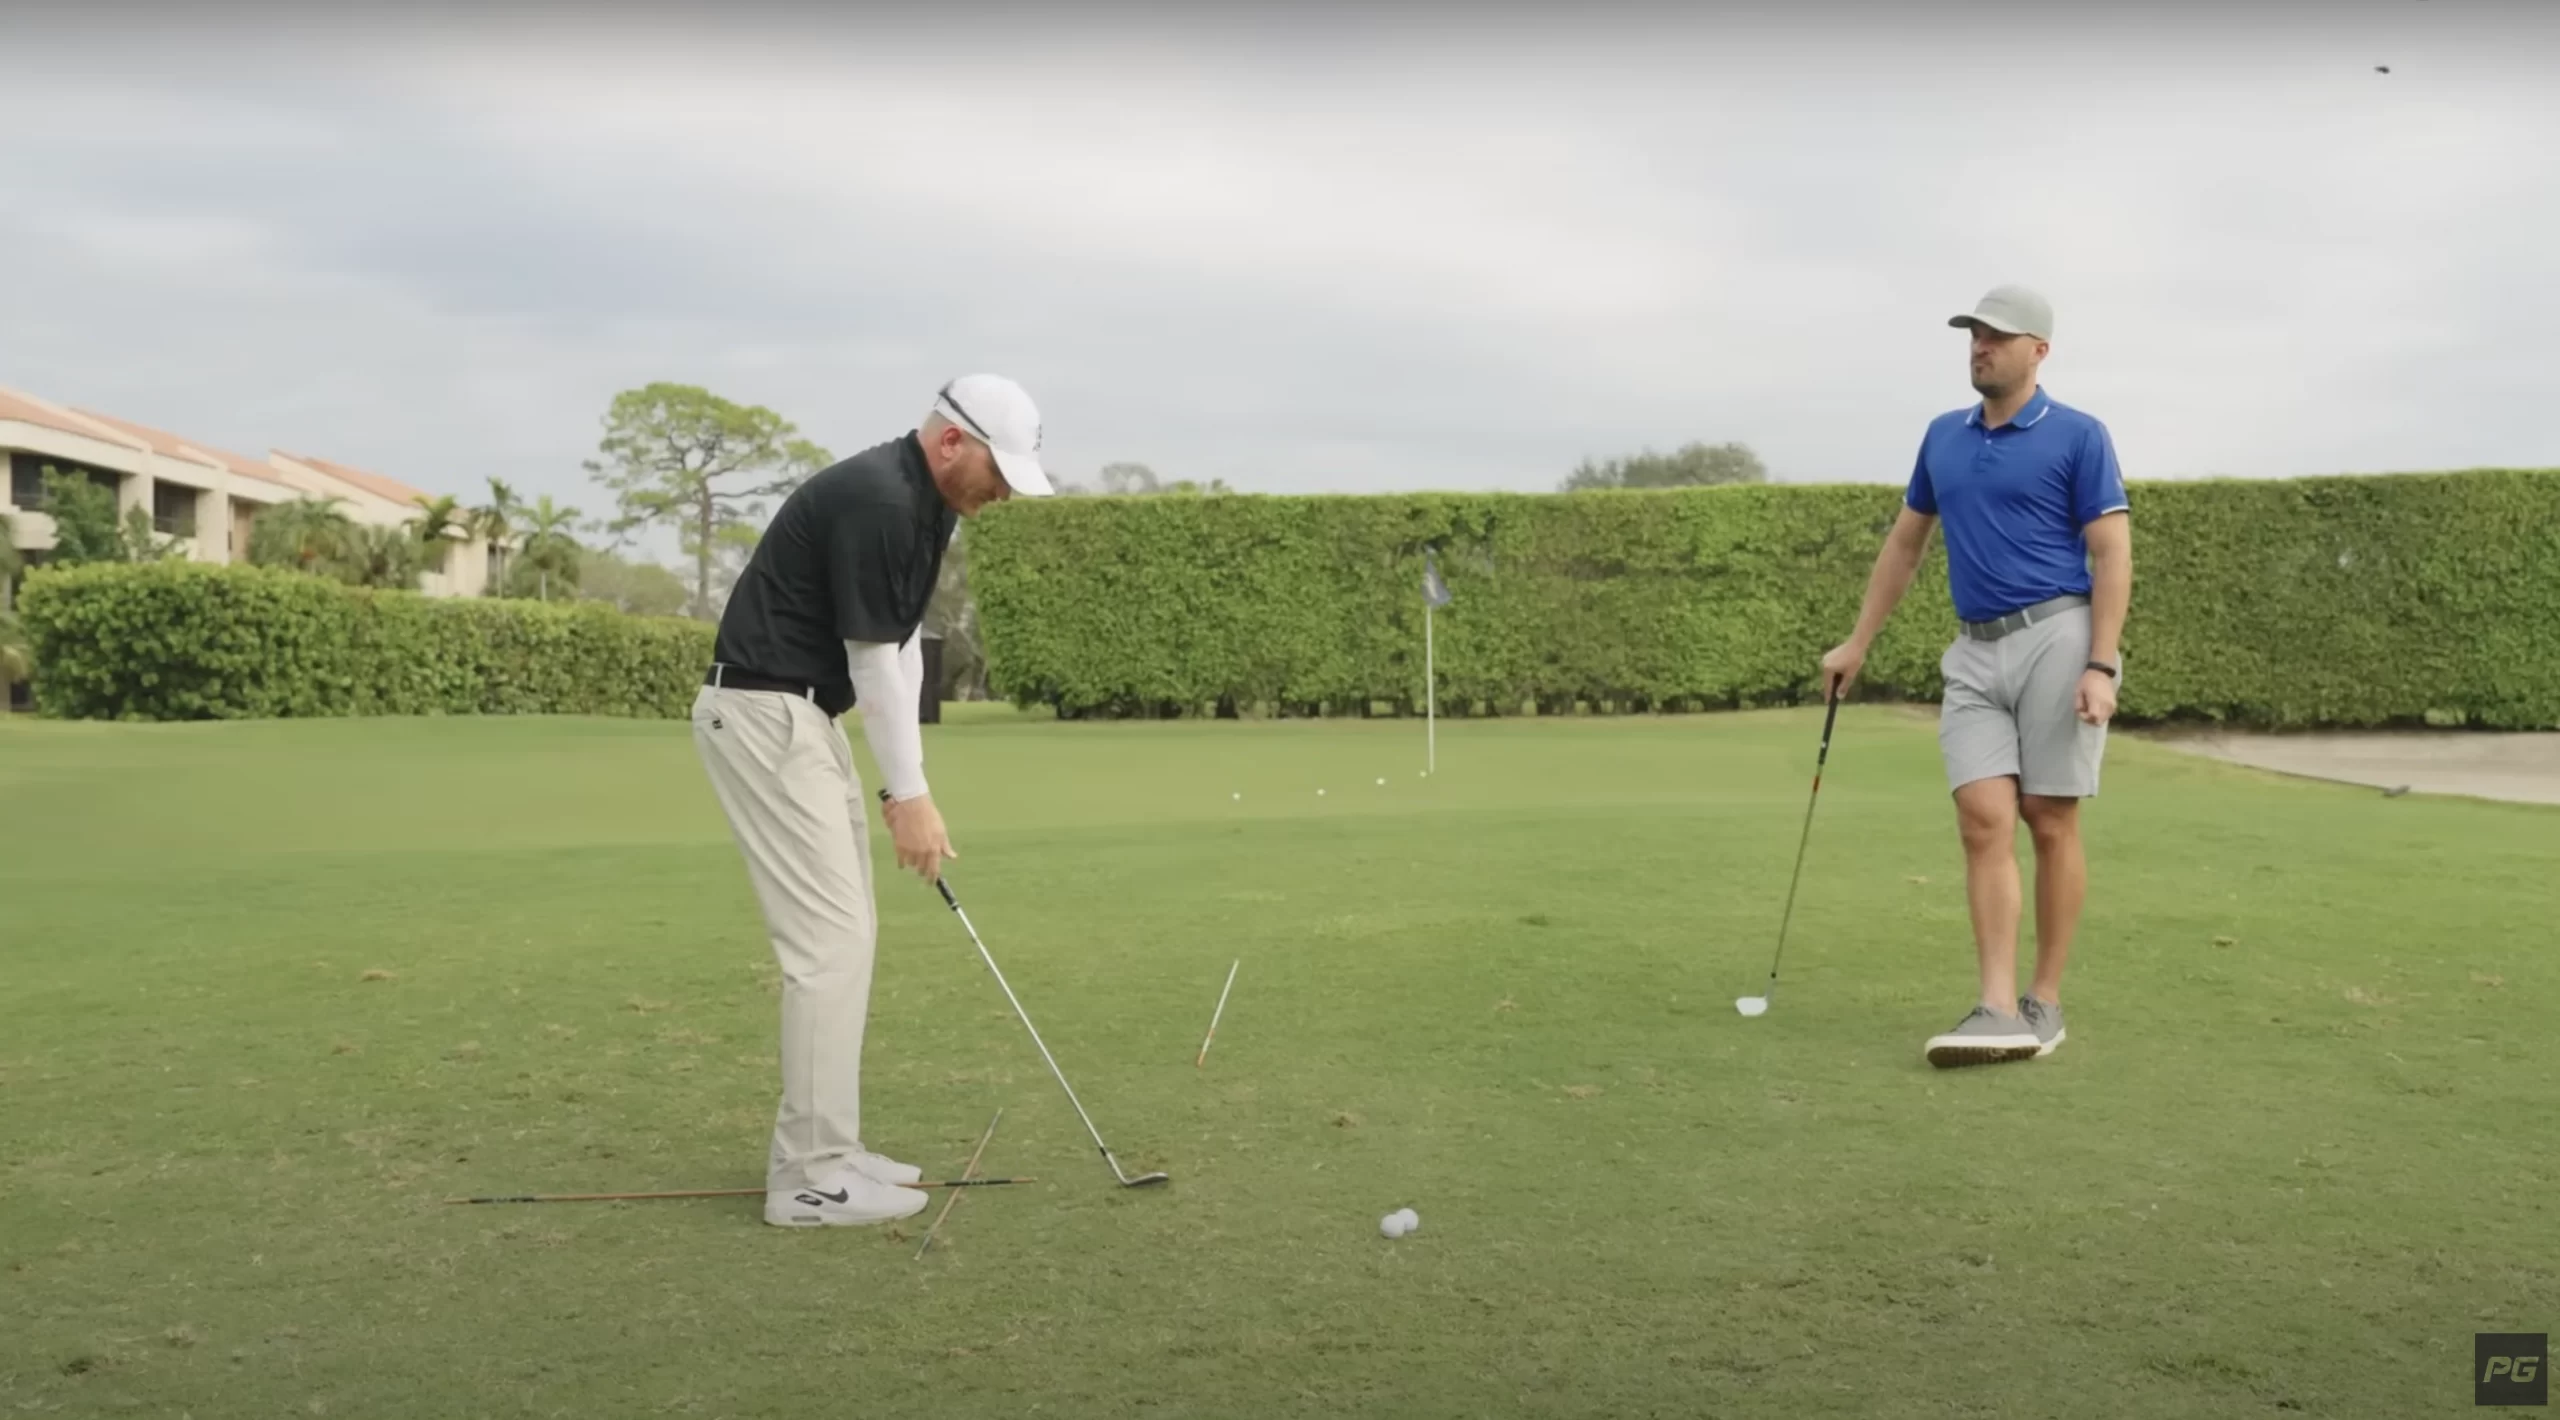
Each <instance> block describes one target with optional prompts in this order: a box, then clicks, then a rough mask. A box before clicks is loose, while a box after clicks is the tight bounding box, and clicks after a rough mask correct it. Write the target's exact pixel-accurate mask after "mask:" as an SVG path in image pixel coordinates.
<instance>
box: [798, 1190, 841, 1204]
mask: <svg viewBox="0 0 2560 1420" xmlns="http://www.w3.org/2000/svg"><path fill="white" fill-rule="evenodd" d="M852 1196H853V1190H852V1189H850V1188H839V1189H837V1190H836V1191H835V1192H833V1193H821V1192H819V1191H818V1190H816V1189H814V1188H813V1189H810V1190H809V1191H808V1192H806V1193H803V1194H801V1195H800V1201H801V1202H803V1203H842V1202H844V1201H845V1200H846V1199H848V1198H851V1197H852Z"/></svg>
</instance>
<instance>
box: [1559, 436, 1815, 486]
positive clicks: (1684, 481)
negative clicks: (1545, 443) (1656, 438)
mask: <svg viewBox="0 0 2560 1420" xmlns="http://www.w3.org/2000/svg"><path fill="white" fill-rule="evenodd" d="M1768 481H1769V470H1768V469H1767V468H1765V467H1764V466H1762V464H1761V462H1760V456H1759V455H1758V454H1755V453H1753V452H1751V449H1750V447H1749V446H1748V445H1745V444H1702V443H1689V444H1683V445H1681V446H1680V447H1679V448H1678V449H1675V450H1673V451H1672V452H1670V453H1668V454H1658V453H1655V452H1654V451H1653V450H1652V449H1650V448H1647V449H1646V450H1645V451H1644V452H1642V453H1640V454H1631V455H1628V456H1627V457H1624V458H1615V459H1610V460H1609V461H1608V462H1606V463H1594V462H1592V461H1591V460H1589V459H1584V460H1583V461H1582V464H1581V466H1580V467H1578V468H1576V469H1574V471H1573V473H1572V474H1571V475H1570V476H1569V477H1567V478H1566V479H1565V481H1564V491H1565V492H1567V493H1571V492H1574V491H1576V490H1578V489H1584V488H1698V487H1706V486H1710V485H1716V484H1728V483H1766V482H1768Z"/></svg>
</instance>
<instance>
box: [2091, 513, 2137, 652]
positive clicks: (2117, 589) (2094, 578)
mask: <svg viewBox="0 0 2560 1420" xmlns="http://www.w3.org/2000/svg"><path fill="white" fill-rule="evenodd" d="M2132 604H2133V549H2132V548H2131V547H2128V546H2126V545H2124V543H2123V542H2122V540H2121V539H2117V540H2111V541H2110V542H2109V543H2108V544H2107V545H2105V546H2102V547H2099V548H2096V549H2093V550H2092V552H2091V555H2090V557H2089V659H2091V660H2093V661H2104V662H2106V663H2107V664H2109V665H2117V664H2120V663H2121V662H2120V659H2119V658H2120V657H2121V655H2122V654H2123V648H2122V646H2120V645H2119V644H2118V642H2119V641H2120V639H2121V638H2122V637H2123V635H2124V617H2125V610H2126V608H2128V607H2130V606H2131V605H2132Z"/></svg>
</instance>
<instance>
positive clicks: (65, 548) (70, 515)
mask: <svg viewBox="0 0 2560 1420" xmlns="http://www.w3.org/2000/svg"><path fill="white" fill-rule="evenodd" d="M38 476H39V477H40V478H41V479H42V480H43V483H44V510H45V512H46V513H47V514H48V515H49V516H51V517H52V519H53V551H52V553H51V554H50V555H48V556H47V558H46V561H47V562H49V563H50V564H51V565H53V566H56V567H77V566H79V565H81V564H82V563H84V562H166V561H168V560H170V559H171V558H174V557H180V556H183V555H185V552H186V544H185V543H184V542H183V541H181V540H180V539H177V538H168V539H163V538H162V537H161V536H160V534H159V533H158V532H156V531H154V530H153V529H152V526H151V515H150V514H149V513H147V512H144V511H143V510H142V509H140V508H138V507H137V508H128V509H126V510H125V512H124V516H123V517H122V518H121V519H119V518H118V517H117V516H116V491H115V490H114V489H112V488H110V487H108V486H107V485H105V484H103V483H100V482H97V481H96V480H94V479H91V478H89V477H88V476H86V475H84V474H77V473H64V472H62V471H61V470H60V469H57V468H54V467H53V466H51V465H50V464H48V465H46V466H45V468H44V469H43V471H42V472H41V473H40V474H39V475H38Z"/></svg>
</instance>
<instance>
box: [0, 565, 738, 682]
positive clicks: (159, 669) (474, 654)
mask: <svg viewBox="0 0 2560 1420" xmlns="http://www.w3.org/2000/svg"><path fill="white" fill-rule="evenodd" d="M21 610H22V611H23V613H24V618H25V622H26V626H27V630H28V634H29V636H30V637H31V639H32V640H33V642H34V646H35V652H36V656H35V659H36V697H37V706H38V709H39V710H40V711H41V712H42V713H43V714H46V715H48V716H55V717H62V718H81V719H126V720H199V719H247V718H274V717H304V716H327V715H470V714H578V715H624V716H649V717H675V716H681V715H683V714H684V713H685V712H686V710H687V708H688V707H689V706H690V704H691V703H692V699H693V694H694V691H695V689H696V687H698V686H699V685H700V683H701V679H702V672H703V669H704V667H705V666H706V665H707V664H708V663H709V661H710V656H711V637H712V628H710V627H709V626H706V625H702V624H700V623H696V622H689V621H677V620H673V619H668V618H650V617H634V616H626V615H624V614H622V613H621V612H618V611H615V610H613V609H612V608H610V607H606V606H601V605H598V604H595V603H579V604H548V605H546V604H543V603H539V602H515V601H497V600H490V599H478V598H430V597H426V596H422V595H419V594H417V593H414V592H401V591H382V590H375V589H368V588H361V587H349V586H344V585H341V584H338V583H335V582H331V581H328V580H324V579H322V578H319V577H314V576H308V575H305V574H302V573H298V572H288V571H282V570H278V569H272V568H260V567H238V566H233V567H222V566H209V565H206V564H202V563H192V562H174V563H151V564H122V565H118V564H97V565H92V566H86V567H76V568H67V569H50V568H47V569H40V570H38V571H37V572H35V573H34V574H33V575H31V576H30V577H29V578H28V579H27V585H26V590H25V592H24V594H23V596H22V598H21Z"/></svg>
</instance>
